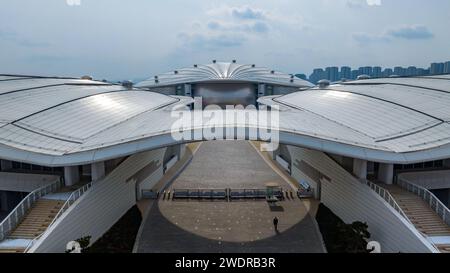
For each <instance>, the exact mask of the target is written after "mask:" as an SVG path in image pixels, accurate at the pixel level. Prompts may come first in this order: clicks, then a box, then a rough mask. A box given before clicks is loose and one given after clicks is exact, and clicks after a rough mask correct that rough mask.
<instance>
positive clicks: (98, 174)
mask: <svg viewBox="0 0 450 273" xmlns="http://www.w3.org/2000/svg"><path fill="white" fill-rule="evenodd" d="M105 170H106V169H105V162H104V161H102V162H96V163H92V164H91V179H92V181H97V180H99V179H102V178H103V177H105V173H106V171H105Z"/></svg>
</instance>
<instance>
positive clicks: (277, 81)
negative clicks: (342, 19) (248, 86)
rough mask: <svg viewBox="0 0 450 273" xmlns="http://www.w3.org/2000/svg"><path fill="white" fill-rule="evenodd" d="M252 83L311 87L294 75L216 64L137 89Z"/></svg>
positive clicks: (153, 80) (178, 72)
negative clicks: (206, 83) (202, 83)
mask: <svg viewBox="0 0 450 273" xmlns="http://www.w3.org/2000/svg"><path fill="white" fill-rule="evenodd" d="M240 81H243V82H252V83H267V84H273V85H280V86H290V87H298V88H301V87H311V86H312V84H311V83H310V82H307V81H304V80H302V79H299V78H297V77H295V76H293V75H289V74H285V73H281V72H277V71H274V70H270V69H268V68H265V67H257V66H255V65H252V64H247V65H243V64H237V63H236V62H235V61H233V62H231V63H225V62H216V61H213V63H212V64H207V65H194V66H192V67H188V68H182V69H179V70H174V71H171V72H168V73H165V74H161V75H158V76H155V77H154V78H150V79H148V80H145V81H143V82H140V83H138V84H137V85H136V86H137V87H145V88H154V87H164V86H171V85H179V84H185V83H199V82H240Z"/></svg>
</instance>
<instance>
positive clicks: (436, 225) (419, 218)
mask: <svg viewBox="0 0 450 273" xmlns="http://www.w3.org/2000/svg"><path fill="white" fill-rule="evenodd" d="M380 185H381V184H380ZM382 187H384V188H385V189H387V190H388V191H389V192H390V193H391V195H392V196H393V197H394V199H395V201H396V202H397V204H398V205H399V206H400V207H401V209H402V210H403V212H404V213H405V214H406V216H407V217H408V219H409V220H410V221H411V222H412V223H413V225H414V226H415V227H416V228H417V230H419V231H420V232H422V233H423V234H425V235H426V236H428V237H449V238H450V227H449V226H448V225H447V224H446V223H445V222H444V221H443V220H442V219H441V218H440V217H439V216H438V215H437V214H436V213H435V212H434V211H433V210H432V209H431V207H430V205H429V204H427V203H426V202H425V201H423V200H422V199H421V198H420V197H419V196H417V195H415V194H412V193H410V192H408V191H407V190H405V189H403V188H401V187H399V186H397V185H382ZM436 247H437V248H438V249H439V250H440V251H441V252H447V253H450V245H439V244H436Z"/></svg>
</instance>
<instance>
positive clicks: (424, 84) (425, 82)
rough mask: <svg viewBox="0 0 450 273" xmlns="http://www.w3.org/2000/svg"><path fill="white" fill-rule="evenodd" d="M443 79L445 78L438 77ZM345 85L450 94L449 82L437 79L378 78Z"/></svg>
mask: <svg viewBox="0 0 450 273" xmlns="http://www.w3.org/2000/svg"><path fill="white" fill-rule="evenodd" d="M440 77H443V78H445V76H440ZM345 84H346V85H347V84H348V85H351V84H397V85H407V86H415V87H420V88H429V89H435V90H441V91H446V92H450V80H446V79H439V78H433V77H407V78H380V79H367V80H358V81H352V82H346V83H345Z"/></svg>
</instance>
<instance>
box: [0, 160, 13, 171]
mask: <svg viewBox="0 0 450 273" xmlns="http://www.w3.org/2000/svg"><path fill="white" fill-rule="evenodd" d="M11 169H12V161H10V160H3V159H2V160H1V170H2V171H7V170H11Z"/></svg>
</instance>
